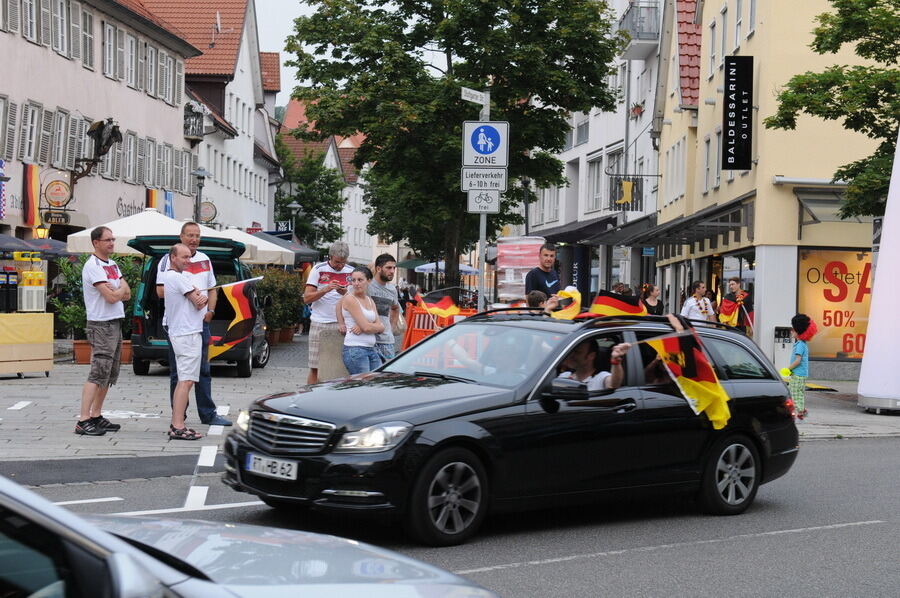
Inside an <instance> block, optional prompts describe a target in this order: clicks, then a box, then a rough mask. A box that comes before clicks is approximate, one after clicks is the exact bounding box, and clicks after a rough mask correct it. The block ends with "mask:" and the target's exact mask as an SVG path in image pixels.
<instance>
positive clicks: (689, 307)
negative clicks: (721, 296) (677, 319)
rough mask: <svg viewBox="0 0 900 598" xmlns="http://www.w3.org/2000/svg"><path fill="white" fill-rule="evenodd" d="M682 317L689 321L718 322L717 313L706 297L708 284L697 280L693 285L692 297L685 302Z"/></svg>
mask: <svg viewBox="0 0 900 598" xmlns="http://www.w3.org/2000/svg"><path fill="white" fill-rule="evenodd" d="M681 315H682V316H684V317H685V318H687V319H689V320H707V321H710V322H715V321H716V312H715V311H714V310H713V306H712V303H710V302H709V299H708V298H707V297H706V283H705V282H703V281H702V280H695V281H694V282H693V283H692V284H691V296H690V297H688V298H687V299H685V300H684V305H682V306H681Z"/></svg>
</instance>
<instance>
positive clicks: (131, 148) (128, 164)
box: [122, 132, 137, 183]
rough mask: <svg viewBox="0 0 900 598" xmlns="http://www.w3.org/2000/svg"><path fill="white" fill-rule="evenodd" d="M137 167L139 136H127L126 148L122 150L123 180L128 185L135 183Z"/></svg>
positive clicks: (127, 134) (131, 134) (129, 134)
mask: <svg viewBox="0 0 900 598" xmlns="http://www.w3.org/2000/svg"><path fill="white" fill-rule="evenodd" d="M136 165H137V135H135V134H134V133H131V132H129V133H126V134H125V147H124V148H123V150H122V178H123V179H125V182H126V183H134V182H135V166H136Z"/></svg>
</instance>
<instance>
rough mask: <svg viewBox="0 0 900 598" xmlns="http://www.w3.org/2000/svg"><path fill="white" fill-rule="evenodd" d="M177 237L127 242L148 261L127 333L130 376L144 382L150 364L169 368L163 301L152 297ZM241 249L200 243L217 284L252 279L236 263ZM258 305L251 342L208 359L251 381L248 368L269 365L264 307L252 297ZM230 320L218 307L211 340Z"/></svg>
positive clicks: (226, 309) (230, 313)
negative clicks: (162, 263) (162, 262)
mask: <svg viewBox="0 0 900 598" xmlns="http://www.w3.org/2000/svg"><path fill="white" fill-rule="evenodd" d="M180 242H181V241H180V239H179V237H178V236H175V235H147V236H140V237H135V238H134V239H132V240H130V241H128V246H129V247H133V248H135V249H137V250H138V251H140V252H141V253H143V254H144V255H146V256H147V259H146V260H144V269H143V273H142V274H141V283H140V284H139V285H138V288H137V291H136V295H135V301H134V320H133V325H132V333H131V347H132V353H133V357H132V366H133V368H134V373H135V374H137V375H138V376H144V375H146V374H147V373H148V372H149V371H150V362H152V361H156V362H158V363H159V364H160V365H164V366H167V365H168V359H169V340H168V338H167V337H166V333H165V331H164V330H163V327H162V315H163V311H164V309H165V305H164V301H163V300H162V299H160V298H159V297H158V296H157V294H156V274H157V270H158V269H159V260H160V258H162V256H164V255H166V254H168V253H169V249H171V247H172V245H174V244H175V243H180ZM244 248H245V247H244V244H243V243H239V242H237V241H232V240H230V239H215V238H203V239H202V240H201V241H200V246H199V247H198V248H197V250H198V251H202V252H203V253H205V254H206V255H208V256H209V259H210V260H211V261H212V265H213V270H214V272H215V274H216V281H217V282H218V283H219V284H226V283H229V282H235V281H238V280H244V279H246V278H249V277H250V270H249V268H247V266H246V265H244V264H242V263H241V262H240V261H239V260H238V256H240V255H241V254H242V253H243V252H244ZM253 301H254V303H255V305H256V313H257V316H256V323H255V325H254V326H253V333H252V334H251V335H250V337H249V338H247V339H244V340H242V341H241V342H240V343H238V344H237V345H235V346H234V347H232V348H230V349H228V350H227V351H225V352H224V353H221V354H219V355H217V356H216V357H214V358H213V359H212V361H213V362H227V363H234V364H236V365H237V374H238V376H240V377H241V378H249V377H250V375H251V374H252V371H253V370H252V368H254V367H257V368H263V367H266V364H267V363H268V362H269V343H268V342H267V341H266V322H265V318H264V317H263V313H262V309H261V308H262V302H261V301H259V300H258V299H257V297H256V296H255V295H254V296H253ZM233 319H234V309H233V308H232V307H231V305H230V304H229V303H228V301H226V300H224V299H220V300H219V301H218V302H217V303H216V312H215V315H214V317H213V320H212V322H210V325H209V327H210V332H211V334H212V337H213V338H215V337H221V336H222V335H223V334H224V333H225V331H226V330H227V329H228V325H229V324H230V323H231V321H232V320H233Z"/></svg>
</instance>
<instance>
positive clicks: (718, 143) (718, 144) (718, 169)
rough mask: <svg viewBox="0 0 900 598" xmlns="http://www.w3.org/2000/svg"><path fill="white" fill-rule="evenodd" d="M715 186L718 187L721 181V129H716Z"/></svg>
mask: <svg viewBox="0 0 900 598" xmlns="http://www.w3.org/2000/svg"><path fill="white" fill-rule="evenodd" d="M714 181H715V185H714V186H715V188H716V189H718V188H719V185H720V184H721V182H722V129H718V130H717V131H716V177H715V179H714Z"/></svg>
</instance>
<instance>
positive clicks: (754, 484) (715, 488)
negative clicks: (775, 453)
mask: <svg viewBox="0 0 900 598" xmlns="http://www.w3.org/2000/svg"><path fill="white" fill-rule="evenodd" d="M761 478H762V469H761V467H760V461H759V452H758V451H757V450H756V446H755V445H754V444H753V442H752V441H751V440H750V439H749V438H747V437H746V436H742V435H733V436H727V437H725V438H722V439H721V440H719V441H718V442H716V444H715V445H713V448H712V450H711V451H710V452H709V457H708V458H707V462H706V467H705V469H704V471H703V480H702V482H701V484H702V486H701V489H700V503H701V505H702V506H703V508H704V510H705V511H706V512H708V513H712V514H714V515H738V514H740V513H743V512H744V511H746V510H747V508H748V507H749V506H750V505H751V504H752V503H753V499H754V498H755V497H756V491H757V490H758V489H759V483H760V479H761Z"/></svg>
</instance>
